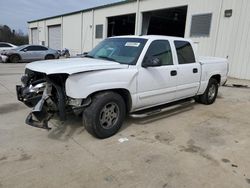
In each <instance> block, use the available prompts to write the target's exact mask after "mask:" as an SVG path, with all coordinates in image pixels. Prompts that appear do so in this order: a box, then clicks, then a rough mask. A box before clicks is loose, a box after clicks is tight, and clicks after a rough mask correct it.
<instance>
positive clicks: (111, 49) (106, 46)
mask: <svg viewBox="0 0 250 188" xmlns="http://www.w3.org/2000/svg"><path fill="white" fill-rule="evenodd" d="M146 42H147V39H142V38H109V39H106V40H104V41H102V42H101V43H100V44H98V45H97V46H96V47H95V48H94V49H93V50H92V51H91V52H89V53H88V54H87V55H86V57H91V58H96V59H105V60H109V61H116V62H118V63H121V64H129V65H134V64H136V61H137V59H138V58H139V56H140V54H141V51H142V49H143V47H144V45H145V44H146Z"/></svg>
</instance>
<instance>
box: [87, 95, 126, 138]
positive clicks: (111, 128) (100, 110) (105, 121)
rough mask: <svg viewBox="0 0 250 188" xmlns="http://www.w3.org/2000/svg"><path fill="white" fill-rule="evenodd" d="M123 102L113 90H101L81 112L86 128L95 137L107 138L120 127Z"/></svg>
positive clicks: (123, 115) (123, 113)
mask: <svg viewBox="0 0 250 188" xmlns="http://www.w3.org/2000/svg"><path fill="white" fill-rule="evenodd" d="M125 110H126V109H125V103H124V100H123V98H122V97H121V96H120V95H119V94H117V93H115V92H103V93H99V94H97V95H95V96H94V97H93V98H92V103H91V105H90V106H89V107H87V108H86V109H85V111H84V112H83V124H84V126H85V128H86V130H87V131H88V132H89V133H90V134H92V135H93V136H95V137H97V138H108V137H110V136H112V135H114V134H115V133H117V132H118V130H119V129H120V128H121V126H122V123H123V121H124V118H125V113H126V112H125Z"/></svg>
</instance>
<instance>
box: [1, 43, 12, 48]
mask: <svg viewBox="0 0 250 188" xmlns="http://www.w3.org/2000/svg"><path fill="white" fill-rule="evenodd" d="M1 45H4V46H1ZM11 47H12V46H11V45H10V44H7V43H0V48H11Z"/></svg>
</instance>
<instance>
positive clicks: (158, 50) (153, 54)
mask: <svg viewBox="0 0 250 188" xmlns="http://www.w3.org/2000/svg"><path fill="white" fill-rule="evenodd" d="M145 58H146V59H145V60H149V59H152V58H158V59H159V60H160V61H161V64H162V65H173V57H172V52H171V47H170V44H169V42H168V41H167V40H155V41H153V42H152V43H151V44H150V46H149V48H148V51H147V53H146V56H145Z"/></svg>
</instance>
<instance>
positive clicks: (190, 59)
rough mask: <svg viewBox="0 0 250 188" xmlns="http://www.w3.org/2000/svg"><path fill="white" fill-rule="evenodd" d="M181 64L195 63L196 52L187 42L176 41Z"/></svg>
mask: <svg viewBox="0 0 250 188" xmlns="http://www.w3.org/2000/svg"><path fill="white" fill-rule="evenodd" d="M174 45H175V48H176V52H177V57H178V62H179V64H189V63H195V57H194V51H193V48H192V46H191V44H190V43H189V42H187V41H174Z"/></svg>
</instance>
